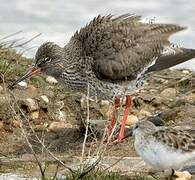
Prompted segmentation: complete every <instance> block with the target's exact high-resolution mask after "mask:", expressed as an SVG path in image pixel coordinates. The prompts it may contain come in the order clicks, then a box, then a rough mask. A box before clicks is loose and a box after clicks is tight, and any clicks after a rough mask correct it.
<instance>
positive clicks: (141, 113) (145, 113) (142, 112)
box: [137, 109, 152, 119]
mask: <svg viewBox="0 0 195 180" xmlns="http://www.w3.org/2000/svg"><path fill="white" fill-rule="evenodd" d="M151 115H152V114H151V113H150V112H149V111H146V110H144V109H141V110H140V111H139V112H138V114H137V116H138V118H139V119H142V118H144V117H150V116H151Z"/></svg>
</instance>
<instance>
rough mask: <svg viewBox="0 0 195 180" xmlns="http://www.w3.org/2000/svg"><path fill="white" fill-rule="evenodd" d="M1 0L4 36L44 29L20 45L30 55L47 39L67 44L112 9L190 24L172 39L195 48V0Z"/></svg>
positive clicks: (190, 64)
mask: <svg viewBox="0 0 195 180" xmlns="http://www.w3.org/2000/svg"><path fill="white" fill-rule="evenodd" d="M0 4H1V5H0V36H1V37H3V36H5V35H9V34H11V33H14V32H17V31H19V30H22V31H23V33H20V34H18V35H17V38H22V37H25V40H27V39H30V38H31V37H33V36H34V35H36V34H38V33H42V35H41V36H39V37H38V38H36V39H35V40H34V41H32V42H30V44H28V45H26V46H27V47H26V48H25V49H20V51H21V52H23V53H24V54H25V55H26V56H30V57H33V56H34V54H35V51H36V49H37V48H38V46H39V45H41V44H42V43H43V42H45V41H54V42H55V43H57V44H59V45H60V46H64V44H65V43H66V42H67V41H68V40H69V39H70V37H71V36H72V35H73V33H74V32H75V31H76V30H78V29H79V28H81V27H82V26H84V25H85V24H86V23H87V22H88V21H90V20H91V19H92V18H93V17H95V16H97V15H98V14H110V13H111V14H116V15H118V14H123V13H136V14H139V15H142V16H143V18H144V19H145V20H146V21H148V20H149V19H155V21H156V22H164V23H177V24H180V25H183V26H187V27H188V30H186V31H184V32H181V33H178V34H177V35H175V36H174V37H172V38H171V40H172V41H173V42H175V43H177V44H178V45H179V46H184V47H188V48H195V35H194V34H195V18H194V12H195V3H194V0H188V1H186V0H145V1H143V0H115V1H113V0H55V1H54V0H42V1H40V0H9V1H8V0H0ZM194 61H195V60H194ZM180 67H181V65H180ZM182 67H184V68H190V69H193V70H195V62H193V60H191V61H189V62H187V63H184V64H182Z"/></svg>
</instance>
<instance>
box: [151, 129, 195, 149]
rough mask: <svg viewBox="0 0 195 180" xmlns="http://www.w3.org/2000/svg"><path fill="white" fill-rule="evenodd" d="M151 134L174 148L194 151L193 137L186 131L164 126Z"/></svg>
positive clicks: (194, 140) (194, 139)
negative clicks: (164, 127)
mask: <svg viewBox="0 0 195 180" xmlns="http://www.w3.org/2000/svg"><path fill="white" fill-rule="evenodd" d="M153 136H154V137H155V138H156V139H157V140H158V141H160V142H162V143H164V144H167V145H168V146H169V147H171V148H173V149H175V150H182V151H184V152H192V151H195V138H194V136H192V135H190V134H189V133H188V132H187V131H182V130H175V129H170V128H166V129H161V130H159V131H156V132H154V134H153Z"/></svg>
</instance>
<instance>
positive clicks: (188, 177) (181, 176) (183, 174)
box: [174, 171, 192, 180]
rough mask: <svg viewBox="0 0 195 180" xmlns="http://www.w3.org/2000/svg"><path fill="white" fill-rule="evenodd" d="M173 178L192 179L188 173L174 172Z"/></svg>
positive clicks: (180, 179)
mask: <svg viewBox="0 0 195 180" xmlns="http://www.w3.org/2000/svg"><path fill="white" fill-rule="evenodd" d="M174 176H177V178H175V180H190V179H192V175H191V174H190V173H189V172H188V171H183V172H180V171H175V174H174Z"/></svg>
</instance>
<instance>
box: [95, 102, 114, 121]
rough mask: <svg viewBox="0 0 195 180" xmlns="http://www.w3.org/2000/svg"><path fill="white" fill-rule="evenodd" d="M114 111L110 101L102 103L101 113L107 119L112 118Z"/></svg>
mask: <svg viewBox="0 0 195 180" xmlns="http://www.w3.org/2000/svg"><path fill="white" fill-rule="evenodd" d="M113 109H114V107H113V106H112V104H111V103H110V102H109V101H107V100H102V101H101V103H100V109H99V111H100V113H101V114H102V115H103V116H104V117H105V118H106V119H107V118H108V117H110V115H111V113H112V111H113Z"/></svg>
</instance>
